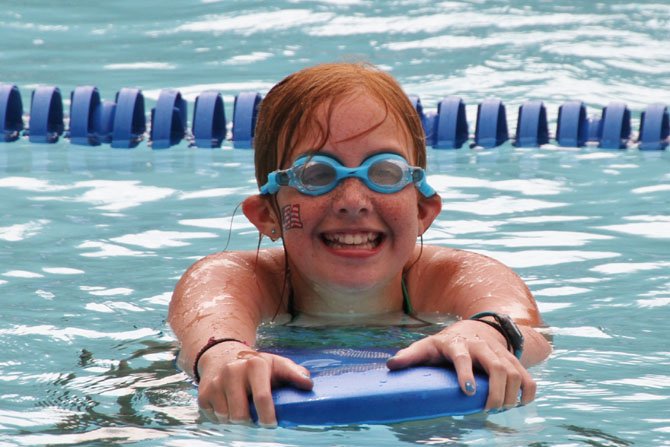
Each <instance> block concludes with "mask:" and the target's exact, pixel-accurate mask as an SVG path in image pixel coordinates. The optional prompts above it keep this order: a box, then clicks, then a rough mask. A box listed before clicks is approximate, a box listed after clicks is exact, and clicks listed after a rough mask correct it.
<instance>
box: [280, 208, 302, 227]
mask: <svg viewBox="0 0 670 447" xmlns="http://www.w3.org/2000/svg"><path fill="white" fill-rule="evenodd" d="M281 220H282V227H283V228H284V230H290V229H292V228H302V220H301V219H300V205H286V206H285V207H283V208H282V209H281Z"/></svg>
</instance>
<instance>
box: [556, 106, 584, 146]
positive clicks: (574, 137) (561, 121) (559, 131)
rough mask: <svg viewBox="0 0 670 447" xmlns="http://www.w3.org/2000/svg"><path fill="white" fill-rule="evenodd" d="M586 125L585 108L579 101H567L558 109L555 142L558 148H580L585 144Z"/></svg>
mask: <svg viewBox="0 0 670 447" xmlns="http://www.w3.org/2000/svg"><path fill="white" fill-rule="evenodd" d="M587 135H588V123H587V118H586V106H585V105H584V103H583V102H581V101H568V102H566V103H563V104H562V105H561V106H560V107H559V108H558V122H557V124H556V141H557V142H558V144H559V145H560V146H569V147H581V146H584V143H586V138H587Z"/></svg>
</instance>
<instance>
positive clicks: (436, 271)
mask: <svg viewBox="0 0 670 447" xmlns="http://www.w3.org/2000/svg"><path fill="white" fill-rule="evenodd" d="M419 253H420V256H418V254H419ZM417 256H418V260H416V261H415V262H414V264H412V265H411V267H410V268H409V269H408V270H407V274H406V278H407V285H408V288H409V292H410V296H411V299H412V303H413V304H414V307H415V308H416V309H417V310H419V311H429V312H430V311H437V312H448V313H453V314H457V315H460V314H462V313H463V311H462V309H461V307H462V306H463V305H464V304H467V302H468V301H470V300H474V299H477V298H479V297H481V296H486V295H489V294H491V293H492V291H493V289H501V288H505V289H506V288H514V289H521V290H522V291H523V290H524V289H525V285H523V282H522V281H521V280H520V278H519V277H518V276H517V275H516V274H515V273H514V272H513V271H512V269H510V268H509V267H507V266H506V265H504V264H503V263H501V262H499V261H496V260H495V259H493V258H490V257H488V256H486V255H483V254H480V253H475V252H471V251H466V250H460V249H456V248H449V247H440V246H432V245H424V246H423V247H422V248H421V247H419V248H417ZM415 259H416V258H415ZM523 293H524V294H525V291H524V292H523Z"/></svg>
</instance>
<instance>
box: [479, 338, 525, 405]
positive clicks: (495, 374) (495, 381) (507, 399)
mask: <svg viewBox="0 0 670 447" xmlns="http://www.w3.org/2000/svg"><path fill="white" fill-rule="evenodd" d="M475 358H476V360H475V361H476V362H477V364H478V365H479V366H480V367H481V368H482V369H483V370H484V371H485V372H486V373H487V374H488V376H489V395H488V399H487V401H486V407H485V410H486V411H502V410H504V409H510V408H513V407H516V406H517V405H519V404H521V405H526V404H528V403H530V402H531V401H533V399H535V392H536V384H535V381H534V380H533V378H532V377H531V376H530V374H529V373H528V371H526V369H525V368H524V367H523V366H522V365H521V363H520V362H519V361H518V360H517V358H516V357H514V355H512V354H511V353H510V352H508V351H493V350H492V349H491V348H490V347H489V346H488V345H482V346H480V347H479V349H478V351H477V353H476V356H475Z"/></svg>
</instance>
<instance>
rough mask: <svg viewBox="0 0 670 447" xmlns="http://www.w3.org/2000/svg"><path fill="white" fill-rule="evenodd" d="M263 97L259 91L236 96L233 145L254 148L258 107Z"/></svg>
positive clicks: (238, 147)
mask: <svg viewBox="0 0 670 447" xmlns="http://www.w3.org/2000/svg"><path fill="white" fill-rule="evenodd" d="M261 100H262V97H261V95H260V93H257V92H242V93H240V94H239V95H237V96H236V97H235V103H234V105H233V147H234V148H236V149H251V148H253V141H254V132H255V130H256V118H257V117H258V107H259V106H260V104H261Z"/></svg>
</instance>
